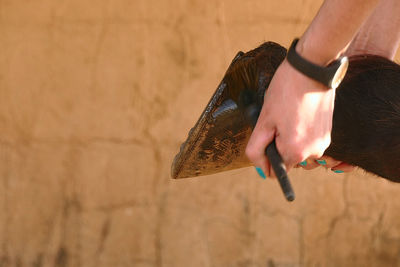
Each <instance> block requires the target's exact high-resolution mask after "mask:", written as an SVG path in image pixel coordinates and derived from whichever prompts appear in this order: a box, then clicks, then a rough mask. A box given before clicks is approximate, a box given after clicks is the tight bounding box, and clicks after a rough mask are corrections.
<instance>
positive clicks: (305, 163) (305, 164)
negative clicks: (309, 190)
mask: <svg viewBox="0 0 400 267" xmlns="http://www.w3.org/2000/svg"><path fill="white" fill-rule="evenodd" d="M299 165H301V166H307V161H306V160H303V161H302V162H300V163H299Z"/></svg>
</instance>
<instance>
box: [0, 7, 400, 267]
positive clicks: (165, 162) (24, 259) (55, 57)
mask: <svg viewBox="0 0 400 267" xmlns="http://www.w3.org/2000/svg"><path fill="white" fill-rule="evenodd" d="M320 3H321V1H307V0H303V1H290V0H281V1H273V0H251V1H238V0H232V1H223V0H215V1H200V0H190V1H189V0H187V1H182V0H170V1H166V0H157V1H156V0H148V1H145V0H133V1H128V0H113V1H111V0H98V1H82V0H79V1H78V0H61V1H50V0H37V1H26V0H25V1H24V0H0V129H1V131H0V132H1V135H0V174H1V175H0V207H1V208H0V266H18V267H19V266H32V267H41V266H73V267H75V266H77V267H79V266H138V267H147V266H165V267H172V266H178V267H179V266H191V267H195V266H206V267H208V266H210V267H211V266H212V267H214V266H216V267H219V266H238V267H239V266H270V267H272V266H396V265H397V266H399V265H400V264H399V259H400V214H399V210H400V196H399V193H400V186H399V185H396V184H393V183H389V182H386V181H384V180H382V179H377V178H375V177H371V176H369V175H366V174H365V173H363V172H362V171H356V172H354V173H352V174H350V175H337V174H336V175H335V174H333V173H330V172H326V171H324V170H315V171H311V172H305V171H301V170H296V171H293V172H292V173H291V176H292V181H293V184H294V188H295V189H296V193H297V200H296V201H295V202H294V203H292V204H288V203H286V202H285V201H284V199H283V197H282V195H281V192H280V190H279V188H278V185H277V183H276V181H263V180H261V179H259V178H258V177H257V175H256V172H255V171H254V170H253V169H251V168H248V169H241V170H237V171H232V172H228V173H223V174H218V175H213V176H209V177H204V178H199V179H187V180H178V181H174V180H171V179H170V178H169V169H170V163H171V161H172V158H173V156H174V154H175V153H176V152H177V150H178V148H179V145H180V143H181V142H182V141H183V140H184V139H185V138H186V135H187V132H188V130H189V129H190V127H192V125H193V124H194V122H195V121H196V120H197V118H198V116H199V115H200V113H201V111H202V109H203V108H204V106H205V104H206V103H207V101H208V99H209V98H210V96H211V94H212V93H213V92H214V90H215V88H216V85H217V84H218V82H219V81H220V79H221V77H222V75H223V73H224V71H225V69H226V67H227V66H228V64H229V62H230V60H231V59H232V57H233V56H234V55H235V54H236V52H237V51H238V50H244V51H246V50H249V49H251V48H253V47H255V46H257V45H259V44H260V43H261V42H262V41H264V40H274V41H277V42H279V43H281V44H283V45H286V46H287V45H288V44H289V43H290V41H291V39H292V38H293V36H299V35H300V34H301V33H302V32H303V31H304V29H305V27H306V26H307V25H308V23H309V22H310V20H311V18H312V17H313V15H314V14H315V13H316V11H317V9H318V7H319V5H320ZM397 58H399V57H397Z"/></svg>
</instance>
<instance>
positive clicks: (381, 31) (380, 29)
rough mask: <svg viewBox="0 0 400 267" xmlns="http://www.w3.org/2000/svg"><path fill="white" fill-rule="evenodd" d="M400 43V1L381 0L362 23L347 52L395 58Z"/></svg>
mask: <svg viewBox="0 0 400 267" xmlns="http://www.w3.org/2000/svg"><path fill="white" fill-rule="evenodd" d="M399 43H400V1H399V0H381V1H380V2H379V4H378V6H377V7H376V8H375V10H374V11H373V13H372V14H371V15H370V16H369V17H368V19H367V20H366V21H365V22H364V24H363V25H362V27H361V29H360V31H359V32H358V33H357V35H356V37H355V38H354V40H353V41H352V42H351V44H350V46H349V48H348V49H347V51H346V54H347V55H349V56H350V55H356V54H375V55H380V56H383V57H386V58H388V59H393V58H394V56H395V54H396V51H397V48H398V46H399Z"/></svg>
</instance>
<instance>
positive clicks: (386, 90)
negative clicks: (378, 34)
mask: <svg viewBox="0 0 400 267" xmlns="http://www.w3.org/2000/svg"><path fill="white" fill-rule="evenodd" d="M331 137H332V142H331V145H330V146H329V148H328V149H327V150H326V151H325V154H326V155H328V156H331V157H333V158H336V159H338V160H341V161H344V162H347V163H349V164H353V165H357V166H359V167H361V168H363V169H364V170H366V171H368V172H372V173H374V174H377V175H379V176H381V177H384V178H387V179H389V180H391V181H393V182H400V65H398V64H396V63H394V62H392V61H390V60H388V59H386V58H383V57H380V56H375V55H359V56H353V57H351V58H350V65H349V70H348V72H347V74H346V77H345V79H344V80H343V82H342V83H341V85H340V87H339V88H338V89H337V92H336V99H335V109H334V115H333V128H332V134H331Z"/></svg>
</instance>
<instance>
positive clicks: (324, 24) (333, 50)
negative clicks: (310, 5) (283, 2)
mask: <svg viewBox="0 0 400 267" xmlns="http://www.w3.org/2000/svg"><path fill="white" fill-rule="evenodd" d="M377 3H378V0H326V1H325V2H324V3H323V5H322V6H321V8H320V10H319V11H318V14H317V15H316V17H315V18H314V20H313V21H312V23H311V24H310V26H309V27H308V28H307V30H306V32H305V33H304V34H303V36H302V37H301V38H300V41H299V43H298V45H297V47H296V50H297V51H298V53H300V54H301V55H302V56H303V57H305V58H306V59H308V60H310V61H311V62H314V63H316V64H321V65H323V64H326V63H328V62H329V61H331V60H332V59H334V58H336V57H337V56H338V55H339V54H340V52H341V51H343V50H344V49H345V48H346V46H347V45H348V44H349V43H350V41H351V40H352V39H353V37H354V36H355V34H356V33H357V31H358V29H359V28H360V27H361V25H362V24H363V22H364V21H365V20H366V18H367V17H368V16H369V15H370V14H371V12H372V11H373V9H374V8H375V7H376V5H377Z"/></svg>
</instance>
